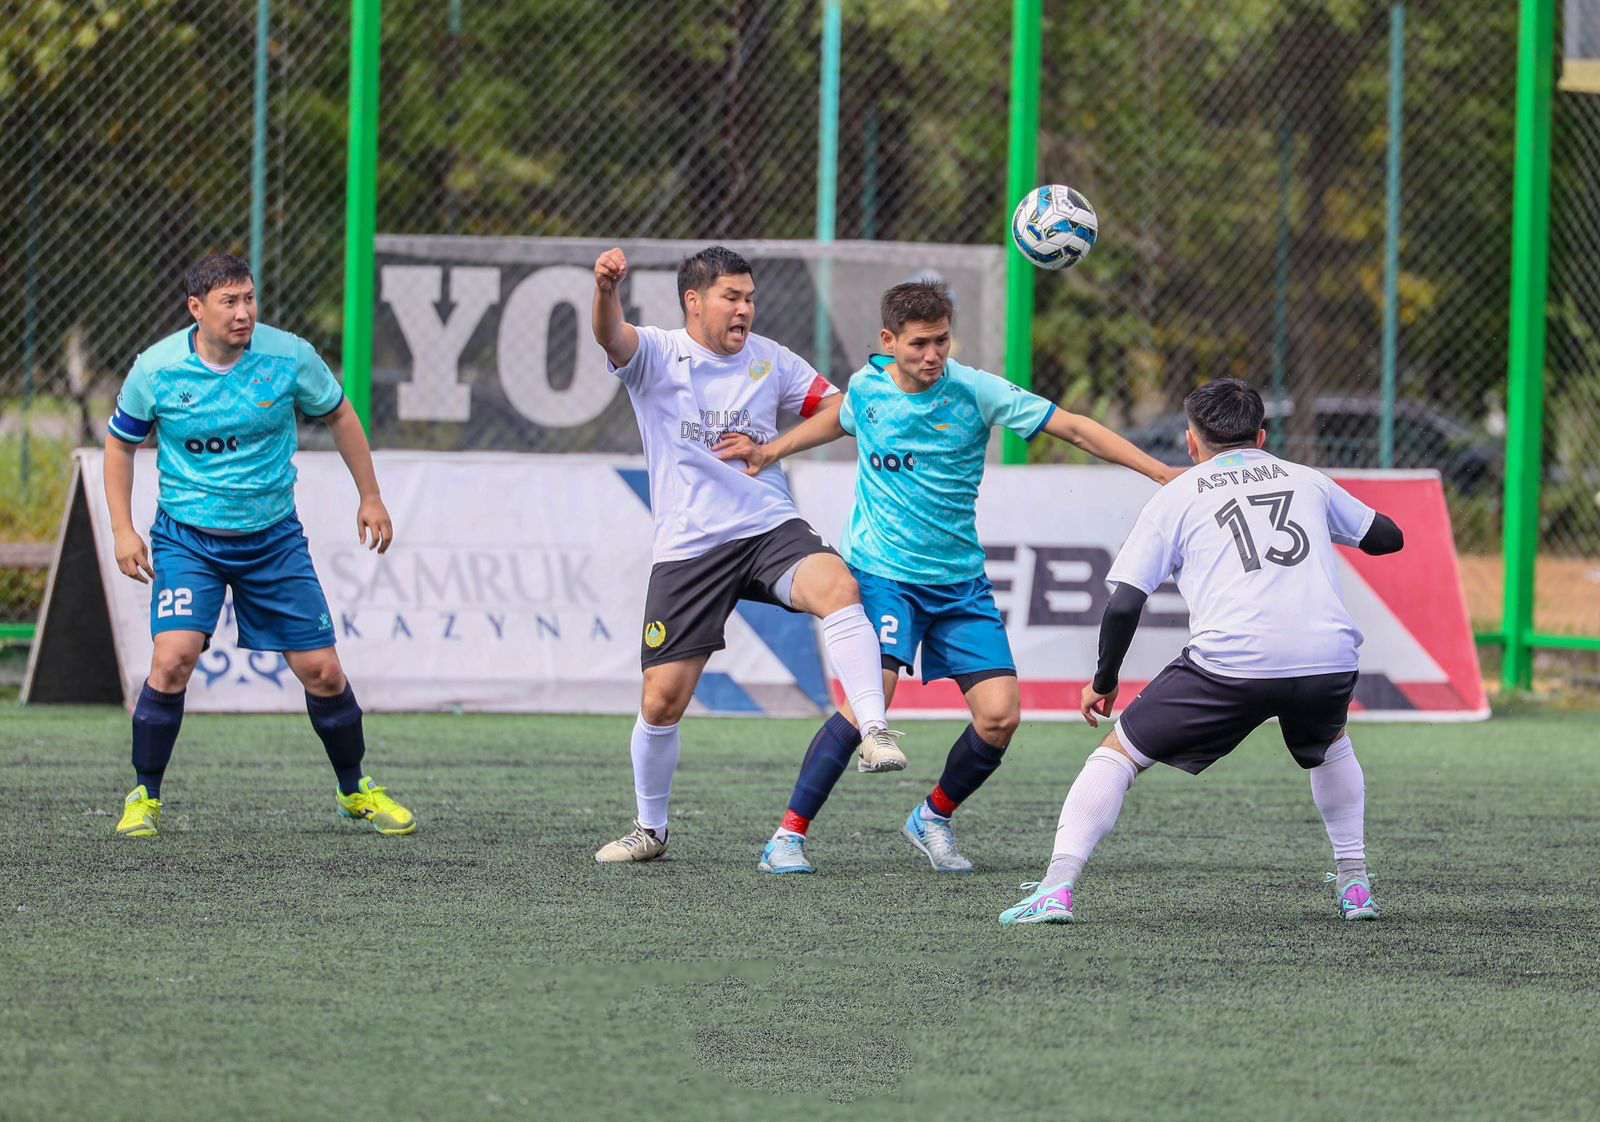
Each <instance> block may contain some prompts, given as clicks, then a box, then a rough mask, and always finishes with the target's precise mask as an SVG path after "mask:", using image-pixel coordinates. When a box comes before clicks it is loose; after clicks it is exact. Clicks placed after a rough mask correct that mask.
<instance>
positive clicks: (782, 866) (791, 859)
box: [756, 834, 817, 873]
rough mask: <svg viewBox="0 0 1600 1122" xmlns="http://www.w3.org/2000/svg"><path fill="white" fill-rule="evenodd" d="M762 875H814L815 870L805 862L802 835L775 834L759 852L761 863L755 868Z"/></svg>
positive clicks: (804, 845) (803, 838)
mask: <svg viewBox="0 0 1600 1122" xmlns="http://www.w3.org/2000/svg"><path fill="white" fill-rule="evenodd" d="M756 868H758V869H760V870H761V871H762V872H763V873H814V872H816V871H817V870H816V868H815V867H813V866H812V864H811V862H810V861H808V860H806V839H805V835H803V834H775V835H773V838H772V840H771V841H769V842H768V843H767V848H765V849H763V850H762V851H761V863H760V864H759V865H757V866H756Z"/></svg>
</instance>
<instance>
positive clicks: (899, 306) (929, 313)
mask: <svg viewBox="0 0 1600 1122" xmlns="http://www.w3.org/2000/svg"><path fill="white" fill-rule="evenodd" d="M878 311H879V312H881V313H882V315H883V326H884V328H885V329H886V330H887V331H888V332H889V334H891V335H895V336H898V335H899V334H900V332H901V331H903V330H905V326H906V324H908V323H938V322H939V321H940V320H942V319H948V320H954V319H955V316H956V302H955V301H954V300H953V299H951V297H950V286H949V285H947V284H945V283H944V281H906V282H905V283H904V284H897V285H895V286H894V287H893V288H891V289H890V290H889V291H888V292H885V293H884V294H883V299H882V300H880V301H879V302H878Z"/></svg>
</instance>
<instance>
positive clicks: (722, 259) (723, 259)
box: [678, 245, 756, 307]
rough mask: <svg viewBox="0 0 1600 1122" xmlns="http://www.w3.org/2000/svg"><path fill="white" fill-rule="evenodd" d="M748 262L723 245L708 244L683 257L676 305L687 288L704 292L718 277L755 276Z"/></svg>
mask: <svg viewBox="0 0 1600 1122" xmlns="http://www.w3.org/2000/svg"><path fill="white" fill-rule="evenodd" d="M755 275H756V274H755V270H754V269H752V268H750V262H748V261H746V260H745V259H744V258H743V257H740V256H739V255H738V254H737V253H735V252H733V250H731V249H729V248H728V247H727V246H723V245H708V246H706V247H705V248H704V249H702V250H701V251H700V252H699V253H696V254H694V255H692V256H690V257H685V258H684V259H683V263H682V264H681V265H679V266H678V306H679V307H683V298H684V297H685V296H686V295H688V293H689V290H690V289H693V290H694V291H696V292H704V291H705V290H706V289H708V288H710V287H711V286H712V285H713V284H716V283H717V278H718V277H739V276H749V277H751V278H754V277H755Z"/></svg>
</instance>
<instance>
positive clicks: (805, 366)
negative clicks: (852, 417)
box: [612, 327, 839, 562]
mask: <svg viewBox="0 0 1600 1122" xmlns="http://www.w3.org/2000/svg"><path fill="white" fill-rule="evenodd" d="M637 330H638V332H639V349H638V351H636V352H635V353H634V356H633V358H632V359H631V360H630V361H629V363H628V365H626V366H623V367H620V368H618V367H612V369H613V371H614V372H615V373H616V375H617V377H618V378H620V379H622V384H623V385H624V386H626V387H627V389H628V396H629V397H630V398H632V399H633V412H634V416H635V417H636V418H637V419H638V422H639V436H640V437H641V438H642V439H643V441H644V457H645V463H646V464H647V465H648V467H649V471H650V506H651V509H652V511H653V512H654V514H655V525H656V529H655V541H654V543H653V545H652V548H651V553H652V556H653V557H654V559H655V560H656V561H658V562H660V561H682V560H686V559H687V558H690V557H699V556H700V555H701V554H703V553H705V552H706V551H707V550H710V549H713V548H715V547H716V546H719V545H721V544H722V543H723V542H729V541H734V540H736V539H739V538H750V537H755V536H756V535H757V534H764V533H766V532H767V531H768V530H771V529H774V528H775V527H777V526H780V525H782V524H783V523H785V522H787V521H789V520H790V519H792V518H799V517H800V512H799V510H797V509H796V508H795V505H794V496H793V495H791V494H790V493H789V480H788V478H787V477H786V476H785V475H784V474H783V472H782V471H781V470H780V469H779V468H778V467H777V465H773V466H771V467H768V468H766V469H765V470H764V471H762V472H761V473H760V474H759V475H754V476H750V475H746V474H744V472H743V471H741V470H740V468H739V467H738V466H735V465H734V464H731V463H724V462H723V461H721V460H719V459H717V458H716V456H714V455H712V454H711V447H712V445H714V444H716V443H717V441H718V440H720V439H722V436H723V434H725V433H730V432H737V433H743V434H744V435H746V436H748V437H749V438H750V439H751V440H754V441H755V442H756V443H758V444H765V443H767V442H768V441H771V440H772V439H774V438H775V437H776V436H777V435H778V411H779V410H780V409H781V410H784V411H786V412H789V413H798V414H799V415H800V416H802V417H809V416H811V414H812V413H814V412H816V409H817V406H818V405H820V404H821V403H822V400H823V398H826V397H831V396H832V395H833V394H836V393H838V392H839V391H838V390H837V389H835V388H834V387H833V385H832V384H831V383H830V382H829V381H828V380H827V379H826V378H824V377H822V376H821V375H820V374H818V373H817V372H816V371H815V370H813V369H812V368H811V366H810V364H809V363H807V362H806V361H805V360H804V359H802V358H801V357H800V356H799V355H797V354H795V353H794V352H793V351H791V350H789V348H787V347H784V346H780V345H779V344H777V343H774V342H773V341H772V340H771V339H768V338H766V337H764V336H761V335H756V334H751V335H750V336H749V337H748V339H746V341H745V345H744V349H743V350H741V351H740V352H739V353H738V354H736V355H719V354H716V353H715V352H713V351H709V350H707V349H706V348H704V347H702V346H701V345H700V344H699V343H696V342H695V341H694V340H693V339H691V338H690V337H689V332H688V331H686V330H684V329H683V328H681V327H680V328H678V329H677V330H675V331H664V330H662V329H661V328H659V327H640V328H638V329H637Z"/></svg>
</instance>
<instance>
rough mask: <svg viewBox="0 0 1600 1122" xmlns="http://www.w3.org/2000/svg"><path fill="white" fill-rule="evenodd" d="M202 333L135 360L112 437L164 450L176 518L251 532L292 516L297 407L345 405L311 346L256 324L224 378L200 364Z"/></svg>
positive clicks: (185, 334) (167, 342)
mask: <svg viewBox="0 0 1600 1122" xmlns="http://www.w3.org/2000/svg"><path fill="white" fill-rule="evenodd" d="M194 335H195V328H193V327H191V328H189V329H188V330H187V331H180V332H178V333H177V334H176V335H169V336H167V337H166V338H165V339H163V340H161V342H159V343H157V344H156V345H155V346H153V347H151V348H150V349H149V350H147V351H145V352H143V353H142V354H140V355H139V357H138V358H137V359H136V360H135V361H134V364H133V369H132V370H130V371H129V372H128V377H127V380H126V381H124V382H123V383H122V392H121V393H119V394H118V395H117V411H116V412H115V413H114V414H113V415H112V417H111V423H110V429H111V435H112V436H114V437H116V438H117V439H119V440H123V441H126V442H127V443H129V444H140V443H143V441H144V439H145V438H146V437H147V436H149V435H150V433H151V431H152V430H153V431H154V432H155V434H156V441H157V444H158V445H159V454H158V456H157V459H156V467H157V470H158V471H159V472H160V474H161V495H160V506H161V509H162V510H164V511H166V512H167V516H168V517H169V518H171V519H172V520H173V521H175V522H181V523H183V524H185V525H188V526H198V527H200V528H202V529H208V530H230V531H234V532H238V533H249V532H251V531H253V530H262V529H265V528H266V527H268V526H271V525H272V524H273V523H275V522H279V521H281V520H283V519H284V518H287V517H288V516H289V515H291V514H293V513H294V481H295V467H294V453H295V450H296V449H297V448H298V447H299V440H298V438H297V434H296V431H295V425H296V421H295V415H294V411H295V406H297V405H298V406H299V407H300V409H301V410H302V411H303V412H304V413H305V414H306V416H308V417H323V416H326V415H327V414H329V413H332V412H333V411H334V410H335V409H337V408H338V407H339V403H340V402H342V401H343V400H344V391H343V390H341V389H340V388H339V383H338V382H337V381H335V380H334V377H333V372H332V371H330V370H329V369H328V364H327V363H325V362H323V361H322V356H320V355H318V354H317V352H316V349H315V348H313V347H312V346H311V344H310V343H308V342H306V341H305V340H304V339H302V338H300V337H299V336H297V335H291V334H289V333H288V332H287V331H279V330H278V329H277V328H276V327H268V326H267V325H266V324H264V323H258V324H256V330H255V334H254V335H253V336H252V337H251V339H250V345H249V346H248V347H246V348H245V351H244V353H243V354H242V355H241V356H240V358H239V361H238V363H237V364H236V365H235V366H234V367H233V369H231V370H229V371H228V372H226V373H223V374H219V373H217V372H216V371H214V370H212V369H210V368H209V367H207V366H206V365H205V363H203V362H201V361H200V356H199V355H198V354H196V353H195V349H194Z"/></svg>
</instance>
